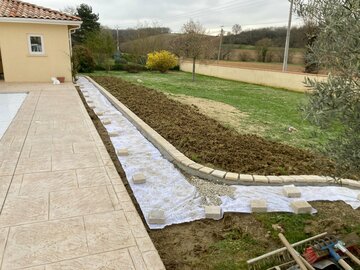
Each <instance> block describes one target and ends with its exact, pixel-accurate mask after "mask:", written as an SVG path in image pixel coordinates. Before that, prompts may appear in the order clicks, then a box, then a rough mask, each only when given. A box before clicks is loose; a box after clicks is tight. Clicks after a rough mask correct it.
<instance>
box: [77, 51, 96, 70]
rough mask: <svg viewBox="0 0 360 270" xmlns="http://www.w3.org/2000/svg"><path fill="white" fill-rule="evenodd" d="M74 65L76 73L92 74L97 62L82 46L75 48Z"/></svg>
mask: <svg viewBox="0 0 360 270" xmlns="http://www.w3.org/2000/svg"><path fill="white" fill-rule="evenodd" d="M72 63H73V70H74V72H86V73H90V72H93V71H94V70H95V60H94V57H93V55H92V53H91V51H90V50H89V49H88V48H86V47H85V46H82V45H76V46H75V47H74V48H73V54H72Z"/></svg>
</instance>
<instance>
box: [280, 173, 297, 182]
mask: <svg viewBox="0 0 360 270" xmlns="http://www.w3.org/2000/svg"><path fill="white" fill-rule="evenodd" d="M279 177H280V178H281V179H282V181H283V182H284V183H295V182H296V181H295V178H294V177H292V176H291V175H280V176H279Z"/></svg>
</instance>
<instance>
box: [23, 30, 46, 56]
mask: <svg viewBox="0 0 360 270" xmlns="http://www.w3.org/2000/svg"><path fill="white" fill-rule="evenodd" d="M31 37H40V40H41V49H42V51H41V52H33V51H32V50H31ZM27 38H28V47H29V54H30V55H45V44H44V36H43V35H41V34H28V37H27Z"/></svg>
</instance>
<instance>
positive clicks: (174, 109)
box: [93, 76, 334, 175]
mask: <svg viewBox="0 0 360 270" xmlns="http://www.w3.org/2000/svg"><path fill="white" fill-rule="evenodd" d="M93 79H94V80H96V81H97V82H98V83H99V84H101V85H102V86H103V87H105V88H106V89H107V90H108V91H109V92H110V93H111V94H112V95H113V96H115V97H116V98H117V99H118V100H119V101H121V102H122V103H123V104H125V105H126V106H127V107H128V108H129V109H130V110H132V111H133V112H134V113H135V114H137V115H138V116H139V117H140V118H141V119H143V120H144V121H145V122H146V123H147V124H148V125H150V126H151V127H152V128H153V129H155V130H156V131H157V132H158V133H160V134H161V135H162V136H163V137H164V138H166V139H167V140H168V141H169V142H170V143H172V144H173V145H174V146H175V147H176V148H177V149H179V151H181V152H182V153H184V154H185V155H186V156H187V157H189V158H190V159H192V160H194V161H195V162H199V163H201V164H204V165H208V166H212V167H215V168H218V169H222V170H227V171H233V172H239V173H251V174H264V175H286V174H294V175H298V174H300V175H301V174H317V175H319V174H323V175H332V174H333V172H334V166H333V164H332V163H331V162H330V161H329V160H328V159H326V158H324V157H321V156H317V155H315V154H312V153H310V152H308V151H305V150H301V149H297V148H294V147H291V146H288V145H285V144H281V143H277V142H272V141H269V140H265V139H263V138H261V137H259V136H256V135H252V134H248V135H242V134H238V133H237V132H235V131H234V130H232V129H229V128H226V127H224V126H223V125H221V124H220V123H219V122H217V121H216V120H214V119H211V118H209V117H207V116H205V115H203V114H201V113H200V112H198V110H196V108H194V107H191V106H188V105H186V104H182V103H180V102H178V101H175V100H172V99H169V98H168V97H167V96H166V95H165V94H163V93H161V92H158V91H155V90H153V89H149V88H146V87H143V86H137V85H134V84H131V83H129V82H126V81H124V80H121V79H119V78H115V77H107V76H94V77H93Z"/></svg>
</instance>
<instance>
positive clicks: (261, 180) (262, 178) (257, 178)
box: [253, 175, 269, 184]
mask: <svg viewBox="0 0 360 270" xmlns="http://www.w3.org/2000/svg"><path fill="white" fill-rule="evenodd" d="M253 178H254V181H255V183H264V184H267V183H269V180H268V178H267V177H266V176H264V175H253Z"/></svg>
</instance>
